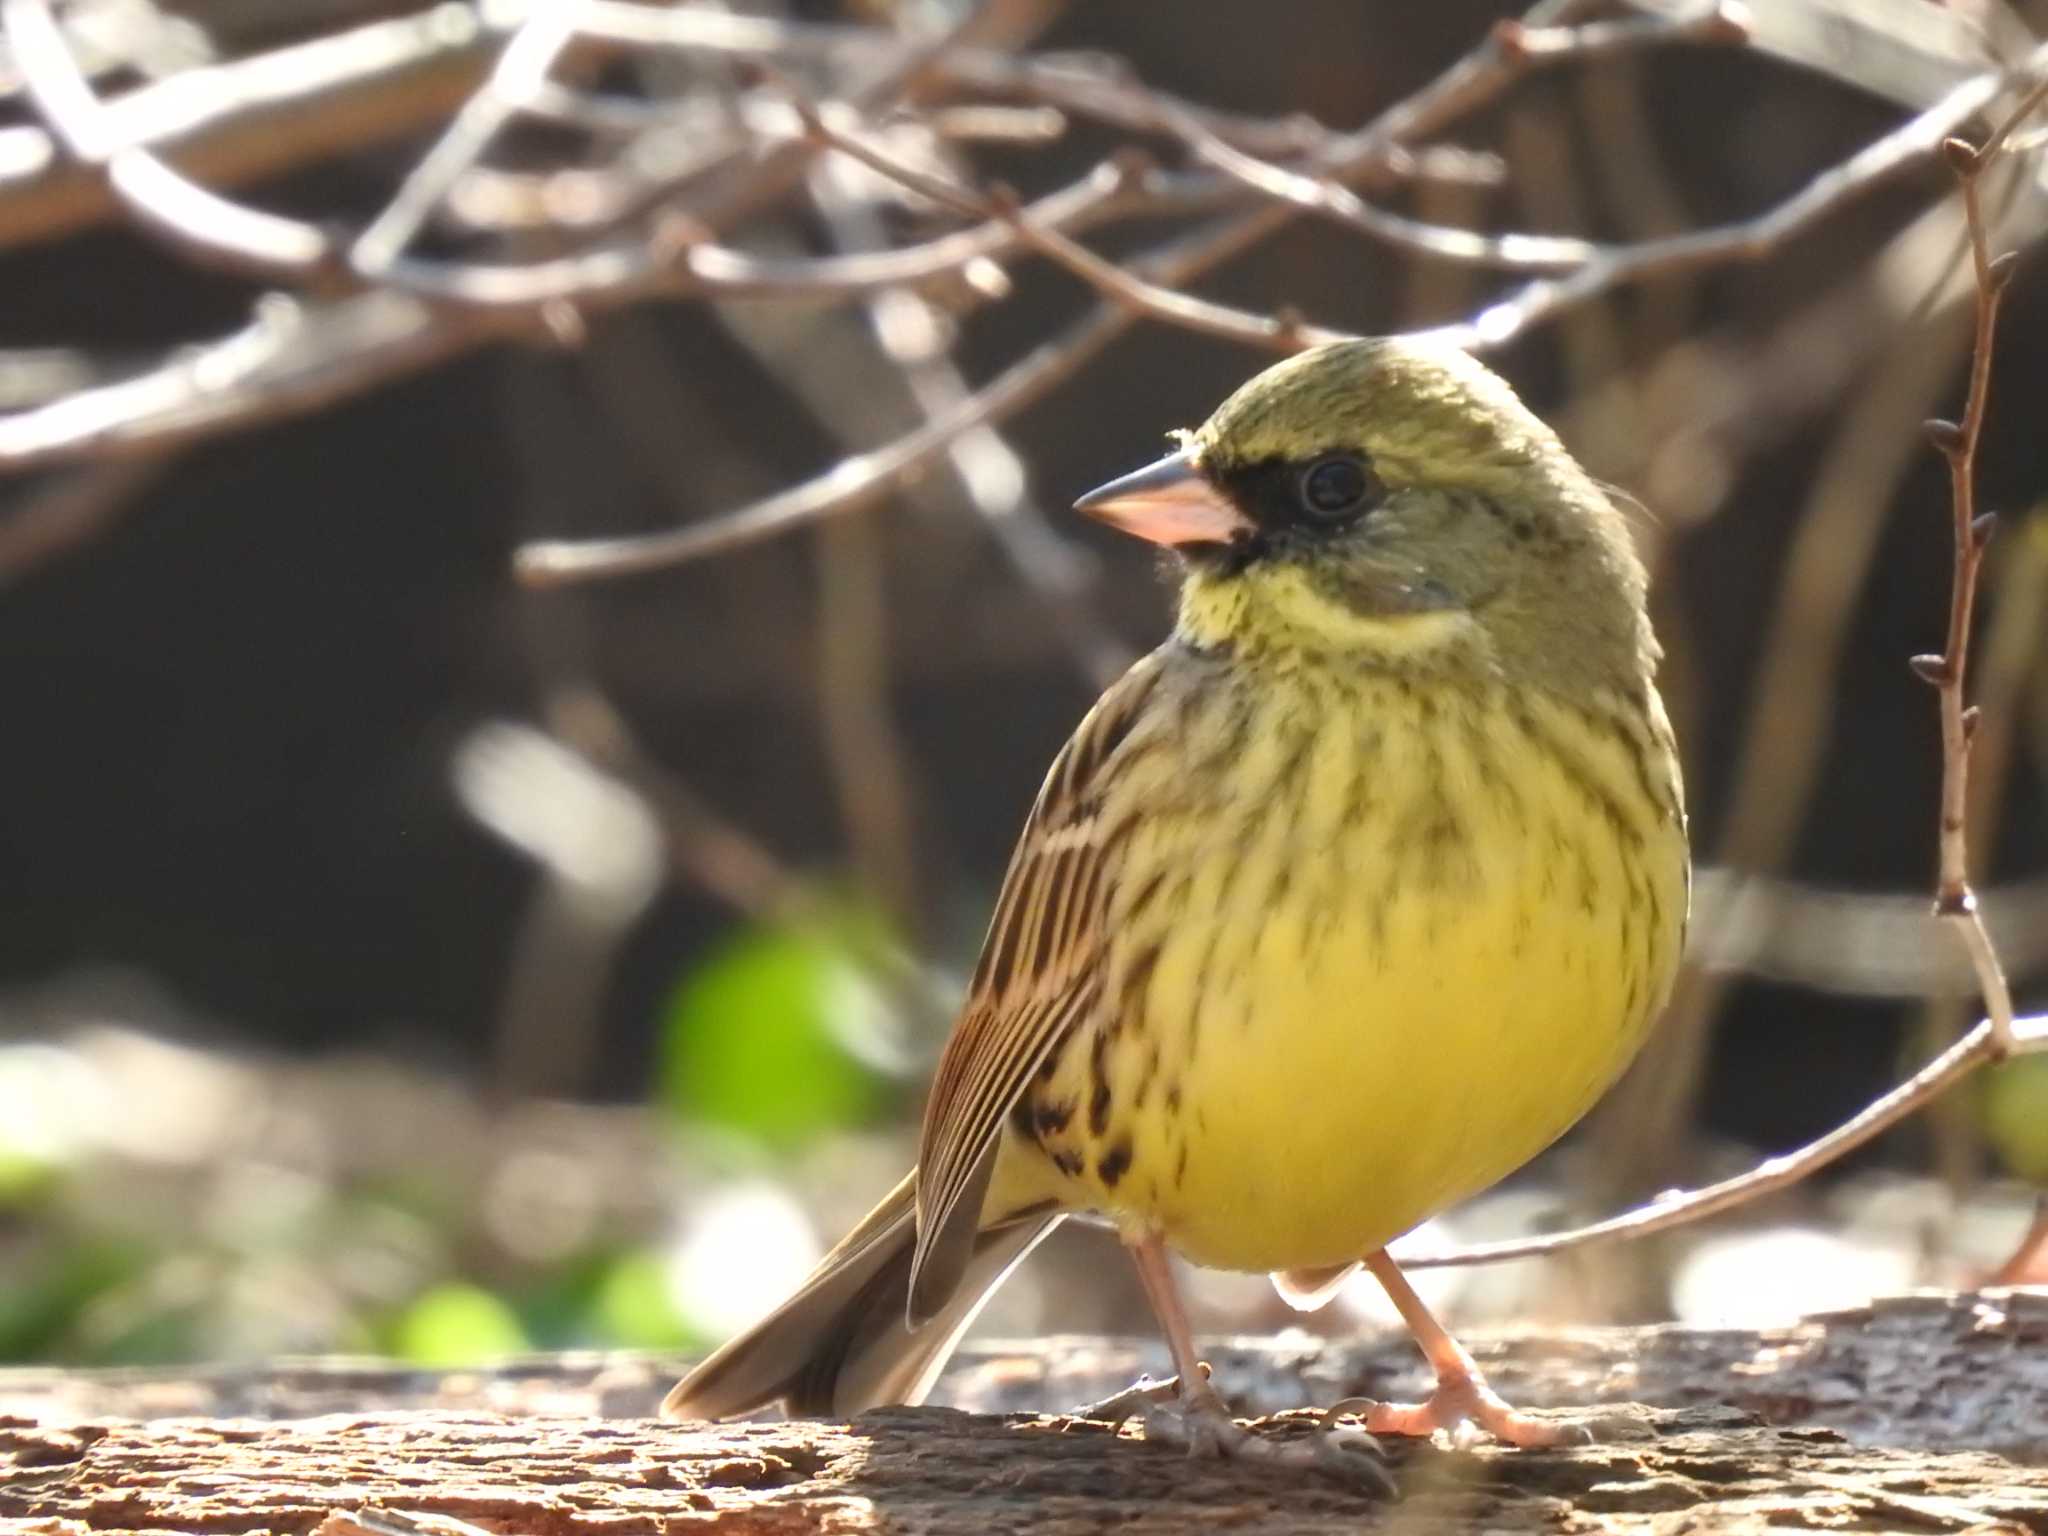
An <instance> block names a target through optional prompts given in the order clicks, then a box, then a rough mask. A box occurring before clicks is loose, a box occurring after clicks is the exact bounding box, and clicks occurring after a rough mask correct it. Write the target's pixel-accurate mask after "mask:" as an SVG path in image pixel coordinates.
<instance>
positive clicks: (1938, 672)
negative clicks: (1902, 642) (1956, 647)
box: [1906, 655, 1950, 688]
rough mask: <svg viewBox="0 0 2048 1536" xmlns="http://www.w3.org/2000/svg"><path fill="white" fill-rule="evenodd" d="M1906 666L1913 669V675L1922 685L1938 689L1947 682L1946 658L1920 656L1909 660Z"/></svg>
mask: <svg viewBox="0 0 2048 1536" xmlns="http://www.w3.org/2000/svg"><path fill="white" fill-rule="evenodd" d="M1906 665H1907V666H1909V667H1911V668H1912V669H1913V675H1914V676H1915V677H1917V678H1919V679H1920V681H1921V682H1923V683H1931V684H1932V685H1933V686H1934V687H1936V688H1939V687H1941V686H1942V685H1943V684H1944V683H1946V682H1947V681H1948V680H1949V675H1950V674H1949V670H1948V658H1947V657H1946V656H1931V655H1920V656H1914V657H1912V658H1910V659H1909V660H1908V661H1907V662H1906Z"/></svg>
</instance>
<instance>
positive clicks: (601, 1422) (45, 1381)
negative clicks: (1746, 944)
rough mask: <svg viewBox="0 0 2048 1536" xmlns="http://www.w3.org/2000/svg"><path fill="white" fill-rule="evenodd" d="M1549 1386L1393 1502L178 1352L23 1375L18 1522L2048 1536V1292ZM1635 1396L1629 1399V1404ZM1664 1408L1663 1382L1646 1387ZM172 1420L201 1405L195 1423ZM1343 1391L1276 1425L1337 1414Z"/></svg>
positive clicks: (1393, 1368) (1524, 1346) (942, 1433)
mask: <svg viewBox="0 0 2048 1536" xmlns="http://www.w3.org/2000/svg"><path fill="white" fill-rule="evenodd" d="M1476 1352H1477V1353H1478V1354H1479V1355H1480V1356H1481V1358H1482V1360H1483V1361H1484V1362H1485V1364H1486V1365H1487V1366H1488V1368H1489V1370H1490V1371H1491V1373H1492V1374H1493V1376H1494V1378H1495V1380H1496V1382H1497V1383H1498V1384H1499V1385H1500V1386H1501V1387H1502V1388H1503V1390H1504V1391H1506V1392H1508V1393H1509V1394H1510V1395H1512V1396H1516V1397H1519V1398H1521V1399H1522V1400H1523V1401H1525V1402H1529V1403H1557V1404H1561V1403H1573V1402H1575V1403H1579V1404H1603V1405H1607V1411H1606V1414H1605V1415H1604V1417H1605V1420H1606V1428H1607V1431H1608V1433H1609V1435H1610V1437H1611V1438H1609V1439H1608V1440H1607V1441H1606V1442H1605V1443H1603V1444H1601V1445H1598V1446H1592V1447H1587V1448H1583V1449H1575V1450H1567V1451H1555V1452H1542V1453H1536V1452H1517V1451H1503V1450H1499V1449H1496V1448H1493V1447H1479V1448H1475V1449H1469V1450H1453V1449H1449V1448H1446V1447H1444V1446H1441V1445H1417V1444H1403V1445H1398V1446H1395V1447H1394V1448H1393V1449H1392V1452H1391V1454H1392V1456H1393V1458H1394V1460H1395V1462H1396V1464H1397V1472H1396V1475H1397V1477H1398V1480H1399V1482H1400V1484H1401V1488H1402V1497H1401V1499H1400V1501H1399V1502H1398V1503H1396V1504H1392V1505H1388V1504H1386V1503H1384V1502H1381V1501H1377V1500H1375V1499H1373V1498H1370V1497H1368V1496H1366V1495H1364V1494H1362V1493H1359V1492H1356V1491H1353V1490H1351V1489H1349V1488H1346V1487H1344V1486H1341V1485H1339V1484H1338V1483H1336V1482H1333V1481H1325V1480H1322V1479H1319V1478H1316V1477H1312V1476H1281V1475H1276V1474H1274V1473H1272V1472H1270V1471H1266V1470H1263V1469H1259V1468H1251V1467H1237V1466H1227V1465H1214V1464H1208V1463H1191V1462H1189V1461H1187V1460H1186V1459H1185V1458H1183V1457H1181V1456H1179V1455H1177V1454H1176V1453H1173V1452H1171V1451H1168V1450H1166V1449H1164V1448H1161V1447H1156V1446H1147V1445H1145V1444H1144V1443H1142V1440H1141V1439H1140V1438H1139V1437H1138V1434H1137V1431H1136V1430H1135V1429H1130V1430H1126V1431H1123V1432H1122V1433H1119V1432H1117V1431H1115V1430H1113V1429H1111V1428H1109V1427H1107V1426H1105V1425H1101V1424H1096V1423H1089V1422H1084V1421H1078V1420H1075V1419H1071V1418H1066V1417H1062V1416H1058V1415H1051V1416H1046V1415H1039V1414H1034V1413H1026V1412H1017V1411H1005V1412H1002V1413H1000V1414H985V1415H972V1414H967V1413H963V1412H959V1411H957V1410H952V1409H942V1408H926V1409H894V1410H889V1411H885V1412H877V1413H872V1414H867V1415H863V1416H861V1417H860V1418H858V1419H856V1420H855V1421H854V1422H853V1423H852V1424H812V1423H798V1424H751V1425H728V1426H722V1427H714V1426H702V1425H664V1424H659V1423H655V1422H651V1421H647V1420H644V1419H640V1418H635V1417H618V1416H617V1415H636V1414H642V1413H645V1412H646V1411H647V1410H648V1408H649V1407H650V1406H651V1404H652V1403H653V1401H654V1399H655V1397H656V1396H657V1395H658V1392H659V1391H660V1389H661V1388H662V1387H663V1386H665V1385H666V1382H667V1380H668V1377H669V1373H670V1370H671V1365H670V1363H668V1362H663V1361H655V1360H648V1359H641V1358H634V1359H619V1358H615V1357H606V1358H593V1357H581V1358H576V1357H563V1358H554V1359H550V1360H547V1361H538V1362H528V1363H523V1364H520V1365H516V1366H513V1367H509V1368H506V1369H504V1370H499V1371H490V1372H467V1373H462V1374H460V1375H437V1374H434V1373H423V1372H408V1371H394V1370H391V1369H388V1368H381V1367H374V1366H364V1365H353V1364H349V1363H345V1362H344V1363H322V1362H309V1363H305V1364H301V1365H283V1366H278V1367H273V1368H266V1369H264V1370H260V1371H259V1370H236V1371H223V1372H215V1373H210V1374H205V1375H201V1376H196V1377H184V1378H176V1377H170V1376H167V1375H139V1374H121V1375H108V1374H98V1375H84V1374H69V1375H67V1374H62V1373H54V1372H35V1373H28V1372H21V1373H14V1374H12V1375H9V1376H5V1377H0V1532H5V1533H8V1536H12V1533H14V1532H22V1533H28V1532H38V1533H49V1536H59V1533H62V1536H89V1533H97V1532H111V1531H150V1532H223V1533H225V1532H244V1531H248V1532H255V1531H277V1532H316V1533H318V1536H356V1532H357V1527H356V1525H355V1523H354V1517H355V1516H356V1515H358V1514H359V1513H363V1512H365V1511H375V1512H379V1513H367V1514H364V1518H366V1519H369V1520H370V1521H371V1522H372V1523H373V1526H376V1527H377V1528H378V1529H380V1530H389V1529H391V1528H392V1527H391V1526H390V1521H391V1520H392V1519H394V1518H396V1519H398V1520H399V1521H400V1522H401V1528H402V1525H403V1522H404V1521H405V1520H406V1518H407V1517H412V1518H414V1519H415V1520H417V1521H418V1522H419V1523H418V1525H417V1528H418V1529H420V1530H422V1531H426V1532H436V1531H445V1530H448V1529H449V1528H450V1527H449V1526H448V1525H447V1523H446V1522H447V1521H448V1520H451V1519H452V1520H456V1521H464V1522H469V1523H471V1524H473V1525H477V1526H482V1527H485V1528H487V1529H488V1530H490V1531H493V1532H504V1533H507V1536H515V1533H516V1536H583V1533H591V1536H596V1533H605V1536H639V1533H642V1532H661V1533H664V1536H666V1533H672V1532H673V1533H680V1532H683V1531H695V1530H702V1529H715V1530H720V1531H734V1532H777V1533H780V1532H792V1533H794V1532H825V1531H853V1530H869V1529H876V1530H887V1531H892V1532H934V1533H936V1532H974V1533H977V1536H993V1533H1000V1532H1009V1531H1025V1530H1029V1531H1034V1532H1078V1531H1092V1530H1098V1529H1105V1528H1109V1527H1112V1526H1116V1527H1127V1528H1130V1529H1134V1530H1153V1531H1180V1530H1189V1529H1194V1528H1197V1527H1198V1526H1205V1525H1208V1524H1211V1523H1215V1524H1227V1525H1231V1526H1234V1527H1236V1528H1238V1529H1240V1530H1243V1531H1247V1532H1255V1533H1263V1532H1269V1531H1273V1532H1277V1531H1290V1532H1293V1531H1299V1532H1321V1531H1338V1530H1347V1531H1348V1530H1357V1529H1359V1528H1361V1526H1375V1527H1377V1526H1381V1525H1385V1526H1388V1527H1393V1526H1399V1527H1401V1528H1402V1529H1404V1530H1418V1531H1421V1530H1427V1531H1432V1532H1438V1531H1440V1532H1446V1533H1449V1532H1460V1533H1462V1532H1467V1531H1502V1532H1522V1531H1530V1532H1535V1531H1545V1532H1578V1531H1592V1530H1598V1531H1643V1532H1656V1533H1660V1536H1672V1533H1677V1532H1681V1531H1688V1530H1698V1529H1714V1530H1744V1531H1747V1530H1757V1531H1761V1530H1765V1529H1823V1528H1825V1529H1834V1530H1853V1531H1911V1532H1928V1531H1965V1530H1968V1531H1973V1532H1979V1533H1988V1532H1989V1531H1991V1530H1997V1529H2005V1530H2010V1531H2014V1532H2026V1533H2033V1536H2048V1293H2042V1292H2011V1293H2005V1292H1985V1293H1979V1294H1973V1295H1966V1296H1939V1297H1935V1296H1928V1297H1907V1298H1898V1299H1895V1300H1892V1301H1888V1302H1885V1303H1881V1304H1879V1305H1877V1306H1875V1307H1873V1308H1870V1309H1866V1310H1862V1311H1859V1312H1856V1313H1848V1314H1841V1315H1837V1316H1832V1317H1829V1318H1825V1319H1815V1320H1812V1321H1810V1322H1808V1323H1806V1324H1803V1325H1801V1326H1799V1327H1797V1328H1790V1329H1785V1330H1780V1331H1776V1332H1769V1333H1755V1332H1749V1331H1738V1330H1728V1331H1721V1332H1702V1331H1698V1330H1685V1329H1677V1328H1657V1329H1609V1330H1598V1331H1593V1330H1587V1331H1579V1332H1573V1333H1570V1334H1566V1335H1526V1336H1517V1337H1509V1338H1496V1339H1491V1340H1481V1341H1478V1348H1477V1350H1476ZM1212 1358H1213V1359H1214V1361H1215V1364H1216V1367H1217V1371H1218V1376H1219V1380H1221V1381H1223V1382H1224V1384H1225V1385H1226V1386H1227V1387H1228V1388H1229V1389H1231V1390H1232V1391H1233V1392H1235V1393H1236V1395H1237V1396H1238V1398H1239V1399H1240V1401H1243V1402H1245V1403H1247V1404H1248V1405H1250V1406H1253V1407H1260V1408H1264V1407H1268V1406H1270V1405H1272V1404H1273V1403H1274V1402H1275V1401H1276V1400H1282V1399H1284V1400H1287V1401H1292V1402H1297V1403H1298V1402H1301V1401H1304V1400H1321V1401H1328V1400H1329V1399H1330V1398H1332V1397H1333V1396H1339V1395H1343V1394H1344V1393H1347V1392H1355V1391H1365V1392H1374V1393H1380V1394H1382V1395H1385V1394H1391V1393H1393V1392H1398V1391H1405V1390H1409V1389H1411V1388H1412V1387H1413V1386H1414V1385H1415V1382H1414V1380H1413V1376H1414V1373H1413V1371H1412V1370H1411V1368H1410V1366H1409V1364H1408V1361H1407V1358H1406V1356H1405V1354H1404V1352H1403V1349H1402V1347H1401V1346H1400V1344H1399V1343H1398V1341H1393V1340H1384V1341H1368V1342H1364V1343H1361V1344H1357V1345H1342V1346H1333V1345H1329V1344H1325V1343H1308V1342H1291V1341H1286V1340H1280V1341H1264V1342H1247V1343H1241V1344H1237V1345H1233V1346H1230V1347H1227V1348H1222V1349H1218V1350H1215V1351H1212ZM1147 1363H1150V1357H1149V1355H1147V1354H1146V1353H1145V1352H1144V1351H1143V1350H1142V1349H1140V1348H1138V1347H1137V1346H1127V1345H1124V1344H1120V1343H1106V1342H1103V1341H1079V1340H1069V1341H1055V1342H1053V1343H1051V1344H1048V1345H1044V1346H1039V1347H1035V1348H1032V1349H1029V1350H1002V1349H997V1348H984V1349H981V1350H978V1351H975V1352H973V1353H972V1354H970V1355H968V1356H966V1357H964V1358H963V1359H962V1361H961V1362H960V1364H959V1366H958V1367H957V1368H956V1370H955V1371H954V1373H953V1375H952V1377H951V1378H950V1379H949V1388H950V1390H951V1392H952V1395H954V1396H955V1397H956V1399H959V1400H964V1401H972V1402H974V1403H976V1404H977V1405H978V1406H981V1405H986V1406H991V1407H999V1408H1004V1409H1006V1410H1007V1409H1014V1408H1016V1407H1018V1406H1020V1405H1024V1404H1030V1405H1033V1406H1039V1405H1042V1404H1043V1403H1045V1402H1047V1401H1051V1400H1060V1399H1064V1400H1067V1401H1071V1400H1074V1399H1076V1398H1086V1397H1089V1396H1093V1395H1097V1394H1099V1393H1100V1392H1102V1391H1106V1390H1108V1389H1110V1388H1113V1387H1114V1386H1117V1385H1120V1384H1121V1383H1122V1380H1123V1378H1124V1377H1125V1376H1126V1375H1127V1374H1128V1373H1129V1371H1130V1370H1131V1369H1132V1368H1133V1367H1134V1366H1140V1365H1143V1364H1147ZM1622 1404H1626V1405H1630V1406H1622V1407H1616V1406H1615V1405H1622ZM1644 1404H1650V1405H1655V1406H1642V1405H1644ZM162 1415H175V1416H173V1417H163V1416H162ZM1314 1419H1315V1416H1314V1415H1313V1414H1312V1413H1302V1412H1296V1413H1293V1414H1282V1415H1279V1416H1277V1417H1274V1418H1271V1419H1269V1420H1268V1421H1267V1422H1266V1425H1265V1428H1266V1431H1267V1432H1268V1433H1272V1434H1280V1435H1285V1434H1299V1433H1305V1432H1306V1431H1307V1429H1308V1428H1309V1426H1311V1425H1312V1424H1313V1423H1314Z"/></svg>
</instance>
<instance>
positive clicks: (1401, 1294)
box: [1365, 1249, 1592, 1447]
mask: <svg viewBox="0 0 2048 1536" xmlns="http://www.w3.org/2000/svg"><path fill="white" fill-rule="evenodd" d="M1365 1267H1366V1268H1367V1269H1369V1270H1371V1271H1372V1274H1373V1278H1374V1279H1375V1280H1377V1281H1379V1283H1380V1284H1381V1285H1382V1286H1384V1287H1385V1288H1386V1292H1387V1296H1388V1297H1389V1299H1391V1300H1392V1301H1393V1303H1394V1307H1395V1310H1396V1311H1398V1312H1399V1313H1400V1314H1401V1320H1402V1321H1403V1322H1405V1323H1406V1324H1407V1325H1408V1331H1409V1332H1410V1333H1412V1334H1414V1335H1415V1342H1416V1343H1417V1344H1419V1345H1421V1346H1422V1353H1423V1355H1424V1356H1425V1357H1427V1359H1428V1360H1429V1364H1430V1368H1431V1369H1432V1370H1434V1371H1435V1372H1436V1390H1435V1391H1434V1392H1432V1393H1430V1395H1429V1398H1428V1400H1427V1401H1425V1402H1420V1403H1408V1404H1404V1403H1375V1404H1373V1405H1372V1408H1371V1410H1370V1411H1369V1412H1367V1414H1366V1415H1365V1427H1366V1428H1367V1429H1368V1430H1370V1431H1372V1433H1374V1434H1377V1435H1427V1434H1429V1433H1430V1432H1431V1431H1433V1430H1438V1429H1455V1428H1457V1427H1458V1426H1459V1425H1461V1424H1467V1423H1469V1424H1476V1425H1477V1426H1478V1427H1479V1428H1481V1429H1483V1430H1485V1431H1486V1432H1487V1433H1488V1434H1490V1435H1492V1436H1494V1437H1495V1438H1496V1439H1499V1440H1505V1441H1506V1442H1507V1443H1508V1444H1509V1445H1518V1446H1525V1447H1531V1446H1552V1445H1582V1444H1584V1443H1585V1442H1586V1441H1588V1440H1590V1439H1591V1438H1592V1436H1591V1434H1590V1433H1589V1432H1588V1431H1587V1429H1586V1428H1585V1427H1584V1426H1583V1425H1579V1424H1569V1423H1558V1422H1556V1421H1554V1420H1550V1419H1538V1418H1533V1417H1531V1416H1530V1415H1528V1414H1526V1413H1519V1412H1517V1411H1516V1410H1515V1409H1513V1408H1511V1407H1510V1406H1509V1405H1508V1404H1507V1403H1506V1402H1504V1401H1502V1399H1501V1397H1500V1395H1499V1394H1498V1393H1497V1392H1495V1391H1494V1390H1493V1388H1491V1387H1489V1386H1488V1385H1487V1384H1486V1378H1485V1377H1484V1376H1482V1375H1480V1374H1479V1367H1478V1366H1477V1365H1476V1364H1474V1363H1473V1360H1472V1357H1471V1356H1470V1355H1469V1354H1467V1353H1466V1352H1465V1347H1464V1346H1463V1345H1462V1344H1460V1343H1459V1342H1458V1341H1457V1340H1456V1339H1454V1338H1452V1337H1451V1336H1450V1334H1449V1332H1447V1331H1446V1330H1445V1328H1444V1325H1443V1324H1442V1323H1440V1322H1438V1321H1437V1320H1436V1318H1435V1317H1434V1316H1432V1315H1431V1313H1430V1310H1429V1308H1428V1307H1426V1306H1424V1305H1423V1304H1422V1298H1421V1297H1420V1296H1418V1295H1416V1294H1415V1287H1414V1286H1412V1285H1410V1284H1409V1283H1408V1277H1407V1276H1406V1275H1404V1274H1402V1273H1401V1271H1400V1269H1399V1268H1398V1267H1396V1265H1395V1263H1394V1261H1393V1260H1392V1259H1391V1258H1389V1257H1387V1254H1386V1250H1384V1249H1382V1250H1381V1251H1380V1252H1378V1253H1375V1254H1373V1255H1372V1256H1371V1257H1370V1258H1368V1259H1367V1260H1366V1261H1365Z"/></svg>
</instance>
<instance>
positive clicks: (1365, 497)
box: [1301, 453, 1379, 523]
mask: <svg viewBox="0 0 2048 1536" xmlns="http://www.w3.org/2000/svg"><path fill="white" fill-rule="evenodd" d="M1378 486H1379V482H1378V481H1377V480H1375V479H1374V478H1373V473H1372V471H1371V470H1369V469H1367V468H1366V467H1365V465H1364V464H1362V463H1360V462H1359V461H1358V460H1357V459H1355V458H1353V457H1352V456H1351V455H1350V454H1348V453H1336V454H1331V455H1330V456H1329V457H1328V458H1324V459H1317V460H1316V461H1315V462H1314V463H1313V464H1311V465H1309V467H1308V468H1307V469H1304V470H1303V471H1302V472H1301V505H1302V509H1303V510H1304V511H1306V512H1307V513H1308V514H1309V516H1311V517H1313V518H1315V519H1317V520H1318V521H1320V522H1326V523H1334V522H1337V521H1340V520H1341V519H1343V518H1346V517H1349V516H1351V515H1352V514H1353V513H1356V512H1358V511H1359V510H1360V509H1362V508H1363V507H1364V506H1365V504H1366V502H1367V501H1369V500H1370V499H1371V498H1372V495H1373V492H1374V491H1375V490H1377V489H1378Z"/></svg>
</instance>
